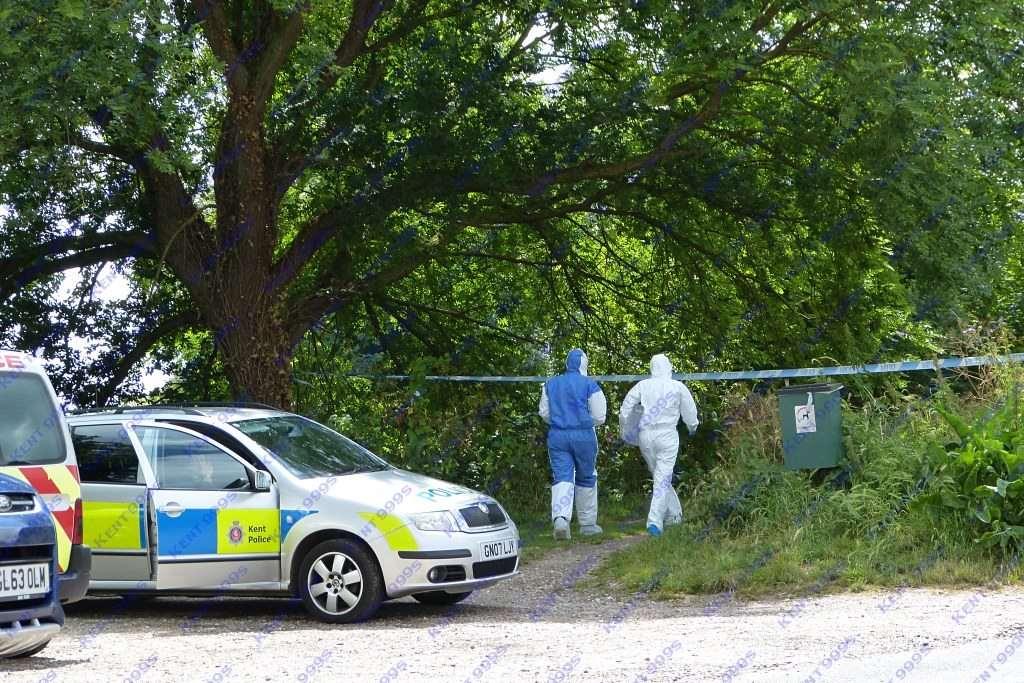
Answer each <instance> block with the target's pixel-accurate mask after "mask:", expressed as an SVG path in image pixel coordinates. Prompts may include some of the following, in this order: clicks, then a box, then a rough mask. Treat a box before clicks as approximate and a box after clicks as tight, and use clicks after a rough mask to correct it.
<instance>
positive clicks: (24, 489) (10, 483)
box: [0, 474, 36, 493]
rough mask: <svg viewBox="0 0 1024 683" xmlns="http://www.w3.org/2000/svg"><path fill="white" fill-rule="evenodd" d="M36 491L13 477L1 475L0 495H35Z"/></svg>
mask: <svg viewBox="0 0 1024 683" xmlns="http://www.w3.org/2000/svg"><path fill="white" fill-rule="evenodd" d="M35 492H36V490H35V489H34V488H32V487H31V486H29V485H28V484H26V483H25V482H23V481H21V480H20V479H15V478H14V477H12V476H9V475H6V474H0V493H35Z"/></svg>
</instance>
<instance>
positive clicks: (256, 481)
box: [252, 470, 272, 491]
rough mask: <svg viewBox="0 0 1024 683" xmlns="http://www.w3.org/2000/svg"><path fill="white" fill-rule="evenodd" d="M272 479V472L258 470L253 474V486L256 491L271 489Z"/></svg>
mask: <svg viewBox="0 0 1024 683" xmlns="http://www.w3.org/2000/svg"><path fill="white" fill-rule="evenodd" d="M271 481H272V480H271V478H270V472H266V471H264V470H256V471H255V472H253V474H252V488H253V490H254V491H269V490H270V483H271Z"/></svg>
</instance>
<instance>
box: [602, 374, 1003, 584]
mask: <svg viewBox="0 0 1024 683" xmlns="http://www.w3.org/2000/svg"><path fill="white" fill-rule="evenodd" d="M996 384H997V385H998V386H995V385H994V386H992V387H990V388H989V391H988V392H987V395H986V396H983V397H981V398H979V397H978V395H977V394H974V395H973V398H970V399H964V400H960V399H950V398H946V399H943V400H946V401H947V403H946V405H947V406H950V407H953V408H954V409H955V410H957V412H959V413H960V414H961V415H963V416H964V417H965V418H966V419H968V420H977V419H980V418H981V416H983V415H984V413H985V412H986V411H987V410H989V409H990V408H991V407H992V406H993V405H994V404H997V403H998V401H999V400H1000V396H1001V394H1002V393H1004V392H1005V390H1006V384H1005V383H1004V382H998V383H996ZM944 395H946V394H944ZM933 400H937V399H927V398H923V399H917V400H916V401H913V402H911V401H905V400H904V401H900V403H901V404H902V405H900V407H899V408H891V407H888V406H884V405H881V404H879V403H876V402H871V401H869V402H868V403H867V404H866V405H862V406H860V407H858V408H855V409H854V408H850V407H849V406H844V409H845V415H844V442H845V452H846V459H847V462H846V463H845V464H844V468H843V469H842V470H840V471H839V472H834V473H832V474H831V476H830V477H827V478H825V479H824V480H823V481H819V480H818V478H816V477H813V476H812V475H811V474H810V473H807V472H791V471H785V470H783V469H782V448H781V439H780V435H779V433H778V429H777V424H778V417H777V412H776V411H777V407H776V404H775V401H774V398H771V397H769V398H764V399H763V400H762V399H759V400H758V401H757V402H756V403H754V404H749V403H748V404H745V407H746V409H747V412H746V414H745V419H743V420H741V421H740V423H739V424H738V425H737V426H735V427H734V428H733V429H732V430H730V432H729V434H728V435H727V437H726V440H727V443H726V445H725V447H724V448H723V449H722V451H723V452H725V453H727V460H726V461H724V462H720V463H719V464H717V465H716V466H714V467H713V468H712V469H711V470H710V471H708V472H706V473H705V474H704V475H702V476H701V477H699V478H695V479H693V480H690V481H687V482H685V483H684V486H683V490H682V491H681V493H680V498H681V499H682V500H683V508H684V511H685V517H686V519H685V522H684V524H683V525H681V526H678V527H674V528H670V529H668V530H666V532H665V534H664V535H663V536H662V537H661V538H659V539H651V540H645V541H642V542H641V543H638V544H636V545H633V546H631V547H630V548H628V549H626V550H624V551H621V552H619V553H616V554H615V555H613V556H612V557H611V558H610V559H609V561H608V562H606V563H605V564H604V565H603V566H602V567H601V568H600V569H599V570H598V572H597V574H596V577H595V578H594V579H591V580H592V581H596V582H608V581H614V582H617V583H619V584H622V585H623V586H624V587H626V588H628V589H633V590H636V589H641V588H644V589H645V590H649V588H650V586H651V582H652V581H653V582H655V585H656V586H657V589H656V590H655V591H654V594H655V595H662V596H673V595H680V594H693V593H697V594H712V593H721V594H723V595H728V596H729V599H731V598H732V596H734V595H735V596H743V597H758V596H763V595H769V594H770V595H780V594H782V595H787V594H791V595H806V594H808V593H818V592H829V591H835V590H843V589H847V590H861V589H865V588H868V587H872V586H874V587H893V586H899V585H938V586H961V585H968V584H971V585H977V584H983V583H986V582H989V581H991V580H992V579H993V577H997V576H998V577H1000V579H1001V580H1009V581H1016V580H1017V571H1016V569H1014V570H1013V571H1007V566H1008V560H1007V558H1006V557H1005V556H1004V555H1002V554H1000V553H999V552H998V551H997V550H993V549H990V548H985V547H982V546H979V545H978V544H976V543H975V542H974V532H973V530H972V529H971V528H970V526H969V523H968V520H966V519H965V518H964V516H963V515H955V514H944V513H942V512H937V511H935V510H934V509H929V508H927V507H925V506H923V505H919V504H918V503H917V501H916V499H917V497H918V496H919V494H920V493H921V492H922V491H926V490H927V489H928V486H929V482H928V481H927V480H926V479H923V478H922V473H923V472H924V463H925V461H924V458H925V452H926V450H927V448H928V446H929V445H931V444H937V445H940V446H941V445H943V444H945V443H947V442H949V441H951V440H952V439H953V438H954V436H953V433H952V431H951V430H950V429H949V428H948V426H947V425H946V423H945V422H944V421H943V420H942V418H941V417H940V416H939V415H938V414H937V413H936V412H935V410H934V404H933V403H932V401H933ZM1009 566H1011V567H1014V564H1013V563H1012V561H1010V565H1009ZM714 602H715V601H712V604H713V603H714Z"/></svg>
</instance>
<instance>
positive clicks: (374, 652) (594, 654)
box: [0, 539, 1024, 683]
mask: <svg viewBox="0 0 1024 683" xmlns="http://www.w3.org/2000/svg"><path fill="white" fill-rule="evenodd" d="M633 540H634V539H620V540H616V541H610V542H607V543H604V544H602V545H599V546H594V545H574V546H570V547H569V548H566V549H560V550H557V551H553V552H551V553H549V554H548V555H547V556H545V557H544V558H542V559H540V560H537V561H535V562H533V563H531V564H530V565H529V566H527V567H526V568H525V570H524V571H523V573H522V574H521V575H520V576H518V577H517V578H516V579H514V580H511V581H507V582H504V583H502V584H500V585H498V586H495V587H493V588H490V589H488V590H486V591H482V592H480V593H478V594H476V595H474V596H472V598H471V599H470V600H469V601H467V602H466V603H463V604H462V605H460V606H457V607H456V608H432V607H426V606H423V605H420V604H419V603H416V602H414V601H412V600H411V599H405V600H400V601H397V602H393V603H388V604H386V605H384V607H383V608H382V609H381V612H380V615H379V617H378V618H377V619H375V620H374V621H372V622H369V623H366V624H362V625H359V626H353V627H325V626H324V625H322V624H320V623H317V622H314V621H311V620H309V619H307V618H306V617H305V616H304V613H303V612H302V609H301V606H299V605H297V604H294V603H292V602H291V601H287V600H268V599H238V598H222V599H216V600H212V601H207V600H201V599H176V598H161V599H159V600H156V601H153V602H150V603H148V604H133V605H130V606H128V607H127V608H125V609H123V610H121V611H120V612H115V611H114V610H113V608H115V606H117V604H118V603H117V601H116V600H112V599H88V600H86V601H84V602H83V603H79V604H78V605H75V606H72V607H71V608H70V609H69V619H68V625H67V627H66V629H65V630H64V632H63V633H62V634H61V635H60V636H59V638H58V639H57V640H56V641H54V642H53V643H52V644H51V645H50V646H49V647H48V648H47V649H46V650H45V651H44V653H42V654H40V655H37V656H36V657H33V658H31V659H28V660H20V661H7V662H0V670H5V671H7V672H10V673H8V674H6V675H4V676H3V680H4V681H11V682H12V683H15V682H22V681H33V682H35V681H101V680H103V681H125V680H131V681H175V682H176V683H177V682H179V681H181V682H183V681H200V682H204V681H212V682H215V683H221V682H223V681H239V682H242V681H297V682H299V683H306V682H307V681H335V680H337V681H346V683H349V682H354V681H373V682H379V683H392V682H395V683H406V682H413V681H458V682H462V681H470V683H476V682H477V681H483V680H489V681H564V680H576V681H643V680H647V681H723V682H727V683H733V682H734V681H744V682H746V681H758V682H761V681H794V682H797V683H803V682H805V681H811V682H813V683H818V682H819V681H830V682H831V681H834V682H837V683H840V682H845V681H851V682H852V681H858V682H860V681H883V683H884V682H886V681H889V680H890V678H891V679H892V680H894V681H922V682H923V683H939V682H944V681H973V680H975V677H977V676H979V675H981V673H982V671H983V670H987V671H988V672H989V674H990V676H991V678H989V679H988V680H991V681H999V680H1005V681H1020V680H1024V675H1021V674H1019V671H1020V665H1021V664H1022V663H1024V654H1021V653H1020V652H1019V650H1021V649H1024V645H1022V643H1021V641H1020V640H1019V641H1017V644H1016V646H1015V645H1014V644H1013V642H1014V641H1013V639H1014V637H1015V635H1016V634H1017V633H1018V632H1020V633H1024V609H1022V608H1024V591H1020V590H1003V591H998V592H992V593H986V592H982V593H980V594H979V593H978V592H977V591H935V590H909V591H903V592H891V593H880V592H871V593H859V594H844V595H836V596H826V597H817V596H812V597H810V598H808V599H803V600H786V601H758V602H745V603H737V602H735V601H733V600H731V598H730V597H729V596H727V595H725V596H718V597H715V598H711V599H709V598H702V599H697V598H693V599H687V600H678V601H650V600H648V599H647V597H646V596H644V595H621V594H618V593H616V592H615V591H614V590H612V589H611V588H608V589H604V590H581V589H580V588H579V587H578V586H576V583H577V582H578V581H579V579H580V578H582V577H583V576H585V575H587V574H588V573H589V571H590V570H591V569H592V568H593V567H595V566H597V564H599V563H600V561H601V560H602V559H603V558H604V557H606V556H607V555H608V554H610V553H611V552H613V551H614V550H616V549H618V548H621V547H623V546H625V545H628V544H629V543H631V542H633ZM1021 639H1022V640H1024V636H1021ZM1008 647H1009V648H1012V650H1010V654H1008V655H1007V648H1008ZM1000 653H1002V657H1003V660H1002V661H1000V659H999V656H1000ZM915 654H916V657H915ZM1017 658H1019V660H1018V659H1017ZM915 659H916V660H917V661H916V662H915V661H914V660H915ZM742 662H746V663H745V664H743V665H742V666H739V665H740V664H741V663H742ZM904 662H912V663H913V666H912V670H910V671H906V670H905V671H904V675H903V676H900V677H898V676H897V669H898V668H899V667H901V666H903V665H904ZM730 666H734V667H737V668H736V669H735V673H736V675H734V676H732V677H730V676H729V673H728V672H729V667H730ZM908 668H910V665H908ZM816 669H817V672H816ZM560 673H561V676H560Z"/></svg>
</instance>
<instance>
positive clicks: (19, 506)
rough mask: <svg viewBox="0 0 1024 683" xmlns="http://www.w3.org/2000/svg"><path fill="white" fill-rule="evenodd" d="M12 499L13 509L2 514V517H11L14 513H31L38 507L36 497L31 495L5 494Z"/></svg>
mask: <svg viewBox="0 0 1024 683" xmlns="http://www.w3.org/2000/svg"><path fill="white" fill-rule="evenodd" d="M3 495H5V496H7V497H8V498H10V499H11V509H10V510H5V511H4V512H0V515H9V514H11V513H14V512H31V511H32V510H34V509H35V507H36V501H35V496H34V495H32V494H31V493H5V494H3Z"/></svg>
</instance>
